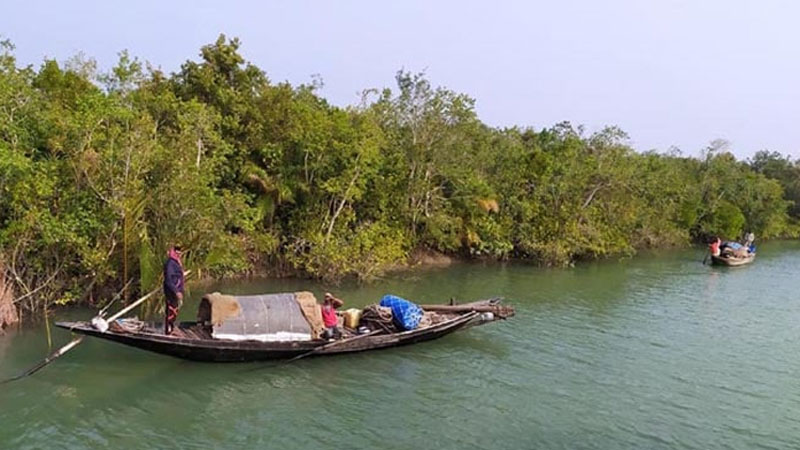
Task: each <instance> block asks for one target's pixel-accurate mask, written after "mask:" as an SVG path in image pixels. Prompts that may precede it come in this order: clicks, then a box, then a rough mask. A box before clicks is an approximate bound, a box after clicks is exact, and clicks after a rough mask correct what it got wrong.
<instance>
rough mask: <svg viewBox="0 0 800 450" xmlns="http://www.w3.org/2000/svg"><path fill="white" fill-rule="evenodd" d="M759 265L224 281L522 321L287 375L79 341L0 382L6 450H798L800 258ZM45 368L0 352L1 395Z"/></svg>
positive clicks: (3, 340) (780, 254) (293, 368)
mask: <svg viewBox="0 0 800 450" xmlns="http://www.w3.org/2000/svg"><path fill="white" fill-rule="evenodd" d="M759 251H760V252H759V257H758V259H757V260H756V261H755V263H753V264H752V265H750V266H746V267H740V268H718V267H709V266H703V265H701V264H700V261H701V260H702V257H703V254H702V252H701V250H697V249H695V250H686V251H668V252H657V253H649V254H644V255H641V256H637V257H635V258H632V259H625V260H621V261H617V260H613V261H603V262H597V263H586V264H581V265H578V266H577V267H575V268H571V269H541V268H536V267H532V266H528V265H523V264H505V265H500V264H467V263H460V264H455V265H453V266H451V267H448V268H443V269H428V270H424V271H416V272H409V273H403V274H399V275H393V276H391V277H389V278H387V279H385V280H382V281H379V282H376V283H373V284H369V285H362V286H359V285H356V284H345V285H342V286H339V287H328V286H324V285H321V284H317V283H310V282H307V281H302V280H277V281H276V280H258V281H240V282H235V283H234V282H225V283H220V284H217V285H214V286H211V287H209V288H207V289H214V290H221V291H224V292H230V293H261V292H280V291H295V290H299V289H310V290H312V291H314V292H315V293H316V294H317V296H318V297H319V296H321V294H322V292H324V290H327V289H331V290H333V292H335V293H337V294H338V295H339V296H341V297H342V298H344V299H345V300H346V302H347V304H348V306H350V305H365V304H367V303H371V302H375V301H377V300H378V299H379V298H380V297H381V296H382V295H383V294H385V293H394V294H397V295H400V296H403V297H406V298H408V299H411V300H415V301H419V302H426V303H433V302H442V301H446V300H447V299H449V298H450V297H456V298H457V299H460V300H464V301H466V300H475V299H480V298H486V297H492V296H498V295H499V296H504V297H506V299H507V301H508V302H509V303H511V304H513V305H514V306H515V307H516V309H517V315H516V316H515V317H513V318H512V319H510V320H508V321H506V322H498V323H492V324H489V325H486V326H484V327H478V328H473V329H469V330H465V331H464V332H460V333H456V334H453V335H450V336H447V337H445V338H443V339H441V340H437V341H433V342H429V343H422V344H419V345H415V346H408V347H402V348H395V349H388V350H381V351H376V352H367V353H361V354H353V355H345V356H337V357H327V358H307V359H304V360H300V361H297V362H294V363H291V364H285V363H247V364H209V363H194V362H188V361H182V360H178V359H172V358H169V357H165V356H160V355H156V354H151V353H148V352H144V351H140V350H136V349H132V348H127V347H124V346H121V345H117V344H113V343H109V342H104V341H100V340H97V339H93V338H87V340H86V341H85V342H84V343H83V344H82V345H81V346H79V347H77V348H76V349H74V350H73V351H72V352H70V353H68V354H67V355H65V356H64V357H63V358H61V359H59V360H57V361H56V362H55V363H53V364H51V365H50V366H48V367H46V368H45V369H44V370H42V371H41V372H39V373H37V374H36V375H34V376H32V377H29V378H26V379H24V380H21V381H17V382H14V383H10V384H6V385H0V448H3V449H6V448H70V449H72V448H274V449H306V448H308V449H313V448H336V449H344V448H356V449H395V448H396V449H408V448H416V449H536V448H545V449H550V448H568V449H572V448H578V449H583V448H586V449H589V448H597V449H618V448H625V449H657V448H669V449H674V448H679V449H716V448H719V449H740V448H741V449H752V448H766V449H783V448H799V447H800V377H799V376H798V375H800V357H798V351H797V347H798V345H800V343H799V342H798V338H800V325H799V324H800V320H798V319H800V302H798V293H797V288H798V286H800V277H799V276H798V275H800V273H799V270H798V269H800V243H797V242H773V243H767V244H763V245H761V246H760V248H759ZM201 293H202V292H200V290H199V289H197V288H195V289H194V291H193V292H192V298H193V299H194V301H193V302H188V304H187V305H185V306H184V309H183V310H182V311H181V318H182V319H186V320H188V319H191V318H192V316H193V315H194V313H195V307H196V299H197V298H198V297H199V296H200V295H201ZM91 315H92V312H91V311H88V310H70V311H64V312H62V313H59V314H57V315H56V319H65V318H70V319H76V318H81V319H86V318H89V317H91ZM53 339H54V345H55V346H58V345H61V344H63V343H66V342H67V340H68V339H69V335H68V333H66V332H64V331H61V330H54V331H53ZM47 351H48V347H47V340H46V334H45V329H44V326H43V325H38V326H31V327H26V328H24V329H22V330H20V331H18V332H16V333H10V334H8V335H6V336H3V337H0V379H2V378H6V377H8V376H11V375H13V374H16V373H18V372H19V371H21V370H23V369H25V368H26V367H28V366H30V365H31V364H33V363H35V362H36V361H38V360H39V359H41V358H42V357H43V356H44V355H45V354H46V353H47Z"/></svg>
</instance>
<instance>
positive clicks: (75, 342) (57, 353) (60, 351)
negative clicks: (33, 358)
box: [0, 336, 86, 384]
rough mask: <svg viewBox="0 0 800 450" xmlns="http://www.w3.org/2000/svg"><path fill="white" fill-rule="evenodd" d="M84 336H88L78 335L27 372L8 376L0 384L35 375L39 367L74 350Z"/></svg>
mask: <svg viewBox="0 0 800 450" xmlns="http://www.w3.org/2000/svg"><path fill="white" fill-rule="evenodd" d="M84 337H86V336H78V337H76V338H75V339H73V340H71V341H70V342H69V344H67V345H65V346H63V347H61V348H60V349H58V350H56V351H54V352H53V353H51V354H50V356H48V357H47V358H45V359H43V360H42V361H39V363H38V364H36V365H35V366H33V367H31V368H30V369H28V370H26V371H25V372H22V373H21V374H19V375H16V376H13V377H11V378H8V379H6V380H3V381H0V384H5V383H8V382H10V381H16V380H19V379H20V378H25V377H27V376H30V375H33V374H34V373H36V372H38V371H39V369H41V368H42V367H44V366H46V365H48V364H50V363H51V362H53V361H54V360H55V359H57V358H58V357H60V356H61V355H63V354H64V353H67V352H68V351H70V350H72V348H73V347H75V346H77V345H78V344H80V343H81V342H83V338H84Z"/></svg>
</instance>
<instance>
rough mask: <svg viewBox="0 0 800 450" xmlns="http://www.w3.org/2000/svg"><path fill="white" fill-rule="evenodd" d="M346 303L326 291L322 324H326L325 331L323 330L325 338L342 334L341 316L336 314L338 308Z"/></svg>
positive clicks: (333, 337) (332, 337)
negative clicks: (340, 328)
mask: <svg viewBox="0 0 800 450" xmlns="http://www.w3.org/2000/svg"><path fill="white" fill-rule="evenodd" d="M342 305H344V302H343V301H342V300H340V299H338V298H336V297H334V296H333V295H331V293H330V292H326V293H325V300H324V301H323V303H322V307H321V309H322V324H323V325H325V331H323V332H322V337H323V338H325V339H336V338H339V337H340V336H341V333H340V332H339V327H338V324H339V318H338V317H337V316H336V309H337V308H340V307H341V306H342Z"/></svg>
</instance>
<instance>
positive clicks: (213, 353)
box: [56, 299, 514, 362]
mask: <svg viewBox="0 0 800 450" xmlns="http://www.w3.org/2000/svg"><path fill="white" fill-rule="evenodd" d="M423 309H424V310H425V311H426V313H427V312H429V311H430V312H434V314H436V315H437V316H438V320H437V321H435V323H431V324H430V325H427V326H424V327H419V328H417V329H413V330H409V331H396V332H387V331H385V330H381V329H371V330H362V331H363V333H362V334H350V335H347V336H345V337H344V338H342V339H339V340H333V341H329V340H324V339H311V340H294V341H272V342H262V341H257V340H234V339H219V338H214V337H213V336H212V333H211V332H210V331H209V328H208V326H205V325H204V324H203V323H200V322H182V323H181V324H180V325H179V326H178V327H177V328H176V329H175V331H174V332H173V334H172V335H165V334H164V332H163V326H162V325H160V324H154V323H145V322H139V321H137V320H131V319H122V320H121V321H116V322H113V323H112V324H111V326H110V327H109V328H108V329H107V330H106V331H101V330H99V329H97V328H95V327H94V326H93V325H92V324H91V323H90V322H58V323H56V326H58V327H60V328H64V329H67V330H70V331H73V332H75V333H79V334H84V335H88V336H94V337H97V338H100V339H106V340H109V341H114V342H118V343H121V344H124V345H128V346H131V347H136V348H139V349H142V350H148V351H151V352H155V353H161V354H164V355H169V356H173V357H176V358H183V359H189V360H194V361H209V362H240V361H264V360H273V359H291V358H297V357H302V356H317V355H334V354H341V353H351V352H361V351H367V350H377V349H382V348H389V347H397V346H401V345H408V344H416V343H419V342H424V341H429V340H433V339H438V338H440V337H443V336H446V335H448V334H450V333H453V332H455V331H458V330H461V329H465V328H468V327H472V326H477V325H483V324H485V323H488V322H494V321H497V320H502V319H506V318H508V317H511V316H513V315H514V309H513V308H512V307H509V306H502V305H500V299H491V300H483V301H478V302H473V303H466V304H461V305H427V306H423Z"/></svg>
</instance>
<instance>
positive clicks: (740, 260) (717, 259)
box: [711, 253, 756, 266]
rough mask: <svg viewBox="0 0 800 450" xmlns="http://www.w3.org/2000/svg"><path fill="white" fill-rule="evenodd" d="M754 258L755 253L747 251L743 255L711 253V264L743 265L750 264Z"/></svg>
mask: <svg viewBox="0 0 800 450" xmlns="http://www.w3.org/2000/svg"><path fill="white" fill-rule="evenodd" d="M755 259H756V254H755V253H749V254H748V255H747V256H745V257H734V256H714V255H711V264H713V265H715V266H743V265H745V264H750V263H751V262H753V261H754V260H755Z"/></svg>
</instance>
